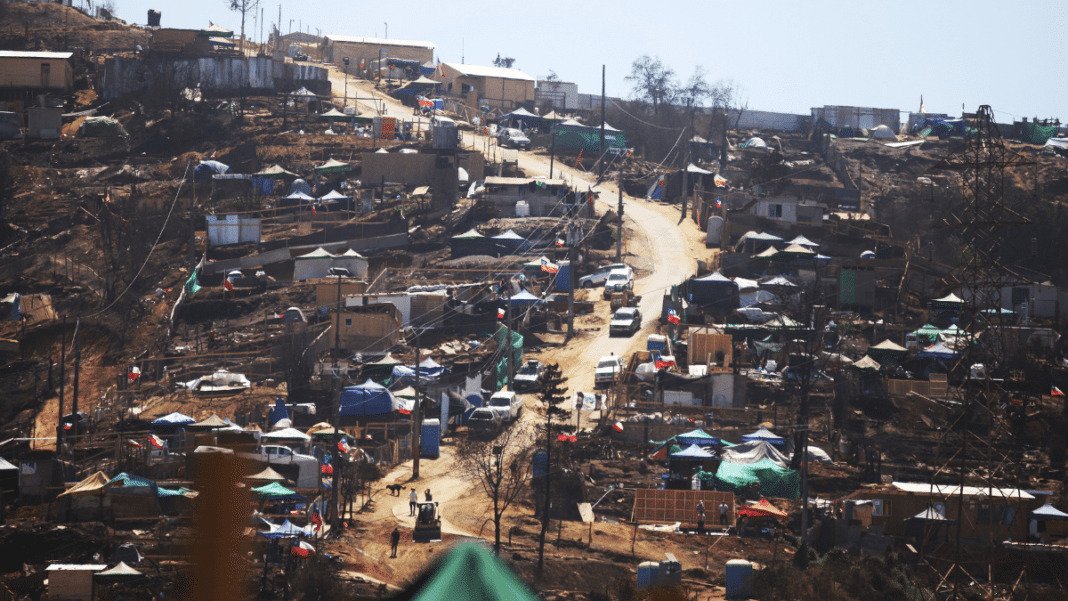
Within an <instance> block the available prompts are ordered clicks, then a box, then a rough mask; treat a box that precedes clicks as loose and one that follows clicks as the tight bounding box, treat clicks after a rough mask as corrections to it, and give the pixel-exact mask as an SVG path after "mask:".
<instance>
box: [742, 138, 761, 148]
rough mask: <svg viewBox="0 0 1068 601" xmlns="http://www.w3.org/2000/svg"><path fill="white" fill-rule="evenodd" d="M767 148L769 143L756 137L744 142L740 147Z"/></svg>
mask: <svg viewBox="0 0 1068 601" xmlns="http://www.w3.org/2000/svg"><path fill="white" fill-rule="evenodd" d="M767 147H768V143H767V142H765V141H764V140H763V139H762V138H756V137H753V138H749V139H748V140H746V141H745V142H742V143H741V144H739V145H738V148H767Z"/></svg>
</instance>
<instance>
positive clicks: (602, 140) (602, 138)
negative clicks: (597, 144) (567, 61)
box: [601, 65, 605, 155]
mask: <svg viewBox="0 0 1068 601" xmlns="http://www.w3.org/2000/svg"><path fill="white" fill-rule="evenodd" d="M604 73H605V71H604V65H601V154H602V155H603V154H604Z"/></svg>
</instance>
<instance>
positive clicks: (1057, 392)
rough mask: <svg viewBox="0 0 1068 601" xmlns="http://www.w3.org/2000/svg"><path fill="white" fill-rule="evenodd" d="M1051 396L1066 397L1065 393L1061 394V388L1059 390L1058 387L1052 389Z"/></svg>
mask: <svg viewBox="0 0 1068 601" xmlns="http://www.w3.org/2000/svg"><path fill="white" fill-rule="evenodd" d="M1049 395H1050V396H1064V393H1063V392H1061V389H1060V388H1057V387H1056V386H1054V387H1053V388H1052V389H1051V390H1050V391H1049Z"/></svg>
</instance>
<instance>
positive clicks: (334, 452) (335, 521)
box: [330, 274, 344, 536]
mask: <svg viewBox="0 0 1068 601" xmlns="http://www.w3.org/2000/svg"><path fill="white" fill-rule="evenodd" d="M334 312H335V313H336V315H335V316H334V378H335V379H336V386H335V389H336V394H337V396H336V398H337V405H336V406H335V407H334V411H333V414H332V415H331V416H330V417H331V419H330V421H331V422H333V423H332V424H331V425H332V426H334V442H333V444H332V445H331V447H330V457H331V460H330V465H331V467H333V468H334V473H333V476H332V477H331V486H330V488H331V492H332V494H331V497H332V498H331V501H330V504H331V505H332V511H331V512H330V517H331V520H330V532H332V533H334V535H335V536H337V534H336V533H337V530H336V528H337V527H338V526H339V525H340V524H341V462H342V461H344V458H343V457H342V456H341V449H340V448H338V444H339V443H340V442H341V432H339V431H338V428H339V426H340V425H341V376H340V374H339V373H338V365H337V362H338V355H339V354H341V275H340V274H338V276H337V308H336V309H335V311H334Z"/></svg>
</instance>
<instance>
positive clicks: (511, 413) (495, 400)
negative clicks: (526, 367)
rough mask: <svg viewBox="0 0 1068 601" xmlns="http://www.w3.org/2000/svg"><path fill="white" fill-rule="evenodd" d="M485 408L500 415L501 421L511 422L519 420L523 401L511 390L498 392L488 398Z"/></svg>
mask: <svg viewBox="0 0 1068 601" xmlns="http://www.w3.org/2000/svg"><path fill="white" fill-rule="evenodd" d="M487 406H488V407H489V408H490V409H491V410H492V411H493V412H494V413H496V414H498V415H500V416H501V419H502V420H503V421H506V422H513V421H515V420H517V419H519V414H520V413H522V412H523V399H521V398H519V397H518V396H516V394H515V393H514V392H512V391H511V390H500V391H498V392H496V393H494V394H493V396H491V397H490V400H489V403H488V404H487Z"/></svg>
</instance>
